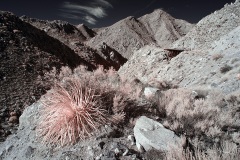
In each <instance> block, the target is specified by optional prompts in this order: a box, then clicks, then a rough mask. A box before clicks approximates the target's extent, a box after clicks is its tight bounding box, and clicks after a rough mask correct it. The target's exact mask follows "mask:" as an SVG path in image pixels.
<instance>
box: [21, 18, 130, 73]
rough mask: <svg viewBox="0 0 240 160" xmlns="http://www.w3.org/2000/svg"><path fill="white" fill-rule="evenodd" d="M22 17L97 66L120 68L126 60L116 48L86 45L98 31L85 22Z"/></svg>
mask: <svg viewBox="0 0 240 160" xmlns="http://www.w3.org/2000/svg"><path fill="white" fill-rule="evenodd" d="M21 19H22V20H23V21H25V22H27V23H29V24H31V25H33V26H34V27H36V28H38V29H40V30H43V31H45V32H46V33H47V34H48V35H49V36H51V37H53V38H56V39H58V40H59V41H60V42H62V43H64V44H65V45H67V46H68V47H69V48H71V49H72V50H74V52H75V53H76V54H78V55H79V56H80V57H81V58H83V59H84V60H85V61H87V62H88V63H90V64H92V65H94V66H95V67H97V66H98V65H102V66H104V67H105V68H109V67H114V69H116V70H118V69H119V68H120V66H121V65H123V64H124V63H125V62H126V59H125V58H123V57H122V56H121V55H120V54H119V53H118V52H116V51H115V50H114V49H110V48H108V50H107V51H106V50H105V51H103V50H100V49H99V48H95V49H94V48H92V47H90V46H88V45H86V44H85V43H84V42H85V41H86V40H88V39H91V38H93V37H94V36H95V35H96V32H95V31H93V30H92V29H90V28H88V27H87V26H85V25H84V24H80V25H77V26H74V25H72V24H70V23H68V22H65V21H60V20H54V21H46V20H39V19H34V18H29V17H26V16H22V17H21ZM111 52H112V53H114V59H113V58H112V59H111V58H110V57H111V55H110V53H111Z"/></svg>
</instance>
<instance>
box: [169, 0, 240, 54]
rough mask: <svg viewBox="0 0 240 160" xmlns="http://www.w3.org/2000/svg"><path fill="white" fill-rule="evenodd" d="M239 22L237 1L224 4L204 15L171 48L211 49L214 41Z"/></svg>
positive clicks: (239, 12)
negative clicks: (220, 7)
mask: <svg viewBox="0 0 240 160" xmlns="http://www.w3.org/2000/svg"><path fill="white" fill-rule="evenodd" d="M239 24H240V10H239V3H238V2H237V1H236V2H235V4H226V5H225V6H224V7H223V8H222V9H220V10H218V11H215V12H214V13H212V14H210V15H209V16H206V17H205V18H203V19H202V20H201V21H199V22H198V23H197V25H196V26H195V27H194V28H193V29H192V30H191V31H190V32H189V33H187V35H186V36H184V37H182V38H181V39H179V40H178V41H176V42H174V44H173V45H172V47H173V48H186V49H195V50H198V49H212V48H211V45H212V43H214V41H218V40H219V39H220V38H221V37H222V36H224V35H226V34H228V33H229V32H231V31H232V30H233V29H235V28H236V27H238V26H239Z"/></svg>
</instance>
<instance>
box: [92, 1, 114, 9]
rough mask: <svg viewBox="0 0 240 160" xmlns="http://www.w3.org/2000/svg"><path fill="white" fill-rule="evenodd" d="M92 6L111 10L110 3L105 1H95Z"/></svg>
mask: <svg viewBox="0 0 240 160" xmlns="http://www.w3.org/2000/svg"><path fill="white" fill-rule="evenodd" d="M93 4H96V5H100V6H102V7H107V8H113V6H112V5H111V3H109V2H108V1H105V0H95V1H94V3H93Z"/></svg>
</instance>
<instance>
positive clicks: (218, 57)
mask: <svg viewBox="0 0 240 160" xmlns="http://www.w3.org/2000/svg"><path fill="white" fill-rule="evenodd" d="M221 58H223V55H222V54H219V53H216V54H213V55H212V59H213V60H214V61H217V60H219V59H221Z"/></svg>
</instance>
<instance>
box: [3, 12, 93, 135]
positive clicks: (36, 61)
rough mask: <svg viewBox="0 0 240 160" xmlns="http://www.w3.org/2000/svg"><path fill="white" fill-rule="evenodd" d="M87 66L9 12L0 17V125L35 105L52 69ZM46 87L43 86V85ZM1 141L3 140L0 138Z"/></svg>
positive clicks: (64, 47) (89, 66) (70, 52)
mask: <svg viewBox="0 0 240 160" xmlns="http://www.w3.org/2000/svg"><path fill="white" fill-rule="evenodd" d="M80 64H82V65H86V66H87V67H88V68H89V69H93V68H94V66H93V65H91V64H89V63H87V62H86V61H85V60H83V59H82V58H81V57H79V56H78V55H77V54H75V53H74V51H73V50H71V49H70V48H69V47H68V46H66V45H64V44H63V43H61V42H59V41H58V40H56V39H54V38H52V37H50V36H48V35H47V34H46V33H45V32H44V31H41V30H39V29H37V28H35V27H33V26H32V25H30V24H28V23H25V22H23V21H21V20H20V19H19V18H18V17H16V16H15V15H13V14H11V13H9V12H1V13H0V90H1V93H0V106H1V109H3V110H4V115H5V116H3V117H0V118H1V122H4V121H5V120H6V119H7V117H8V116H10V115H9V113H10V112H11V111H14V110H15V111H18V112H21V111H22V110H23V109H24V107H25V106H27V105H29V104H31V103H33V102H35V101H36V100H38V99H39V98H40V96H41V95H42V94H44V93H45V90H46V89H47V88H45V87H43V86H41V85H39V83H40V82H41V83H43V84H45V83H46V82H44V81H41V77H42V76H43V75H44V74H45V73H46V72H48V71H50V70H52V69H53V67H56V68H57V69H60V68H61V67H62V66H69V67H70V68H75V67H77V66H78V65H80ZM45 85H46V84H45ZM1 137H2V136H1Z"/></svg>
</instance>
